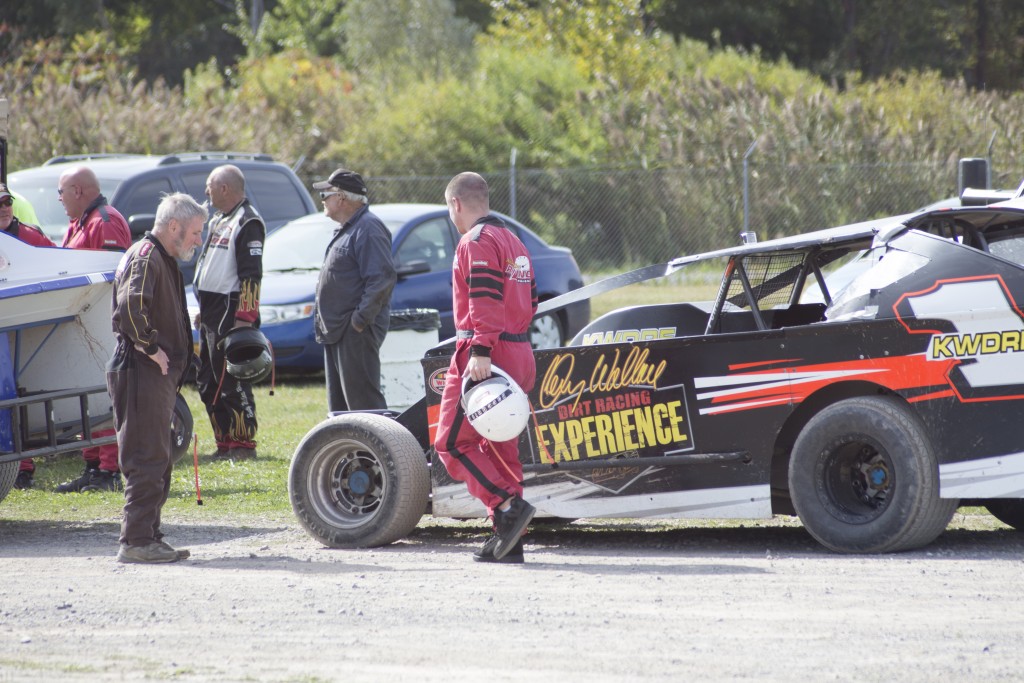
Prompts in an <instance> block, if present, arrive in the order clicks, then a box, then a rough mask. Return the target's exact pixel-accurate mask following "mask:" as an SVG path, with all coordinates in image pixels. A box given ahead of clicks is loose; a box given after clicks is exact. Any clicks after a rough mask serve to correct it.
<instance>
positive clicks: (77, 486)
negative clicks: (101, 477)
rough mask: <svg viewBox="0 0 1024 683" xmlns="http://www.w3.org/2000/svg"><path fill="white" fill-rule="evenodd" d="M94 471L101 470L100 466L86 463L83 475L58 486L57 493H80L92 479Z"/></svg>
mask: <svg viewBox="0 0 1024 683" xmlns="http://www.w3.org/2000/svg"><path fill="white" fill-rule="evenodd" d="M94 472H99V468H98V467H95V466H94V465H90V464H89V463H86V464H85V471H84V472H82V476H80V477H79V478H78V479H72V480H71V481H66V482H64V483H63V484H61V485H59V486H58V487H57V489H56V490H57V493H78V492H79V491H81V490H82V487H83V486H85V485H86V484H88V483H89V482H90V481H92V476H93V473H94Z"/></svg>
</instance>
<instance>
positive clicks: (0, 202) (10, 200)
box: [0, 197, 14, 206]
mask: <svg viewBox="0 0 1024 683" xmlns="http://www.w3.org/2000/svg"><path fill="white" fill-rule="evenodd" d="M0 206H14V197H4V198H3V199H0Z"/></svg>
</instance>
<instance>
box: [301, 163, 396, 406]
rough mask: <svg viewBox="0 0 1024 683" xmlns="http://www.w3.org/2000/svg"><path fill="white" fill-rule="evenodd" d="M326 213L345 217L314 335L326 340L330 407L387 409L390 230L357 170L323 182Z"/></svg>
mask: <svg viewBox="0 0 1024 683" xmlns="http://www.w3.org/2000/svg"><path fill="white" fill-rule="evenodd" d="M313 189H314V190H318V191H319V192H320V198H321V199H322V200H323V203H324V213H325V214H327V215H328V216H329V217H331V218H332V219H334V220H335V221H337V222H338V223H340V225H339V227H338V229H337V230H336V231H335V233H334V237H332V238H331V242H330V244H329V245H328V247H327V253H326V255H325V258H324V264H323V267H322V268H321V269H320V278H319V280H318V281H317V285H316V310H315V313H314V316H315V317H314V320H315V321H316V325H315V329H316V340H317V341H318V342H320V343H321V344H323V345H324V370H325V371H326V374H327V409H328V411H330V412H335V411H344V410H374V409H383V408H387V401H385V400H384V393H383V392H382V391H381V388H380V347H381V344H383V343H384V336H385V335H386V334H387V332H388V323H389V321H390V318H391V290H393V289H394V288H395V282H396V280H397V279H398V278H397V275H396V274H395V264H394V262H393V261H392V260H391V232H390V231H389V230H388V229H387V228H386V227H385V226H384V223H382V222H381V220H380V219H379V218H377V216H375V215H374V214H373V212H371V211H370V210H369V200H368V199H367V191H366V185H365V184H364V183H363V179H362V177H361V176H360V175H359V174H358V173H354V172H352V171H349V170H347V169H344V168H339V169H338V170H336V171H335V172H334V173H332V174H331V176H330V177H329V178H328V179H327V180H325V181H322V182H319V183H314V185H313Z"/></svg>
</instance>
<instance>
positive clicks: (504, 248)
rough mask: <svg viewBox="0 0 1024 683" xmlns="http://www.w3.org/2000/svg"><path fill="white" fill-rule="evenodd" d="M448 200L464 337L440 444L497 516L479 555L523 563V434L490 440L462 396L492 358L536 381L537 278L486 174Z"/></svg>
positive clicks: (454, 470) (448, 380)
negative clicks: (496, 211)
mask: <svg viewBox="0 0 1024 683" xmlns="http://www.w3.org/2000/svg"><path fill="white" fill-rule="evenodd" d="M445 201H446V202H447V204H448V211H449V214H450V216H451V219H452V222H453V223H454V224H455V227H456V228H457V229H458V230H459V233H461V234H462V239H461V240H459V244H458V246H457V247H456V249H455V264H454V266H453V268H452V283H453V288H454V296H453V308H454V316H455V325H456V328H457V330H458V333H457V337H458V338H457V340H456V344H455V355H454V356H452V360H451V365H450V366H449V368H448V372H447V374H446V376H445V386H444V393H443V394H442V397H441V412H440V416H439V418H438V429H437V435H436V438H435V439H434V447H435V448H436V449H437V453H438V456H439V457H440V458H441V461H442V462H443V463H444V465H445V467H446V468H447V469H448V472H449V474H451V476H452V477H453V478H454V479H456V480H458V481H463V482H465V483H466V487H467V488H468V489H469V492H470V494H471V495H473V496H474V497H475V498H478V499H479V500H480V501H481V502H483V504H484V505H486V506H487V509H488V510H489V511H490V513H491V515H492V517H493V519H494V527H495V534H494V535H493V536H492V537H490V538H489V539H487V541H486V542H485V543H484V546H483V548H481V549H480V550H478V551H477V552H476V553H475V554H474V559H475V560H476V561H479V562H500V561H504V562H522V561H523V550H522V541H521V536H522V534H523V533H524V532H525V530H526V527H527V525H528V524H529V522H530V519H532V517H533V513H534V512H535V510H534V509H533V506H531V505H530V504H529V503H527V502H526V501H524V500H523V498H522V495H523V484H522V479H523V466H522V464H521V463H520V462H519V440H518V438H516V439H513V440H511V441H505V442H501V443H493V442H490V441H488V440H486V439H484V438H483V437H482V436H481V435H480V434H479V433H478V432H477V431H476V430H475V429H474V428H473V426H472V425H471V424H470V423H469V421H468V420H467V419H466V413H465V411H464V410H463V408H462V403H461V401H460V398H461V396H462V382H463V379H464V378H465V377H469V378H470V379H472V380H473V381H477V382H479V381H481V380H484V379H487V378H488V377H490V376H491V363H492V362H493V363H494V364H495V365H497V366H498V367H500V368H501V369H502V370H504V371H505V372H506V373H508V375H509V376H510V377H512V379H514V380H515V381H516V382H517V383H518V384H519V386H520V387H522V389H523V390H524V391H528V390H529V389H530V388H531V387H533V383H534V379H535V377H536V374H537V369H536V365H535V363H534V359H533V349H532V347H531V346H530V338H529V329H530V322H531V320H532V319H533V314H534V313H535V312H536V310H537V283H536V280H535V278H534V273H533V267H532V264H531V261H530V253H529V251H527V249H526V247H525V246H524V245H523V243H522V242H521V241H520V240H519V238H518V237H517V236H516V235H515V234H514V233H513V232H512V231H511V230H509V229H508V228H507V227H506V226H505V224H504V222H503V221H502V220H501V219H500V218H498V217H497V216H494V215H491V214H490V205H489V199H488V190H487V183H486V181H485V180H484V179H483V178H482V177H481V176H479V175H477V174H476V173H460V174H459V175H457V176H455V178H453V179H452V181H451V182H450V183H449V184H448V188H447V189H446V190H445Z"/></svg>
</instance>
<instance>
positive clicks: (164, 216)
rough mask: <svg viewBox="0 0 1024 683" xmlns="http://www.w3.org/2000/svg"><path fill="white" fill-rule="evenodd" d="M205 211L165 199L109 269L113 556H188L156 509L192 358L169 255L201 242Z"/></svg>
mask: <svg viewBox="0 0 1024 683" xmlns="http://www.w3.org/2000/svg"><path fill="white" fill-rule="evenodd" d="M205 220H206V210H205V209H204V208H203V207H202V206H201V205H199V204H198V203H196V201H195V200H194V199H192V197H190V196H188V195H187V194H181V193H177V194H172V195H169V196H167V197H165V198H164V199H163V200H162V201H161V202H160V205H159V206H158V207H157V210H156V221H155V224H154V226H153V231H152V232H149V233H146V235H145V237H143V238H142V239H141V240H139V241H138V242H136V243H135V244H133V245H132V246H131V247H130V248H129V249H128V251H126V252H125V254H124V257H123V258H122V259H121V262H120V263H119V264H118V266H117V271H116V273H115V275H114V300H113V327H114V334H115V335H116V336H117V346H116V348H115V349H114V356H113V358H111V359H110V363H109V365H108V366H107V390H108V392H109V393H110V398H111V401H112V404H113V408H114V428H115V429H116V430H117V446H118V450H119V452H120V466H121V472H122V473H123V474H124V476H125V480H126V483H125V487H124V518H123V520H122V522H121V536H120V541H121V548H120V551H119V552H118V554H117V560H118V562H133V563H147V564H148V563H159V562H176V561H178V560H180V559H184V558H186V557H188V556H189V552H188V551H187V550H175V549H174V548H172V547H171V546H169V545H167V544H166V543H164V542H163V533H162V532H161V531H160V511H161V510H162V509H163V506H164V503H165V502H166V501H167V494H168V493H169V492H170V488H171V470H172V468H173V467H174V458H173V455H172V453H171V443H170V439H168V438H167V430H168V428H169V426H170V424H171V419H172V416H173V414H174V402H175V397H176V395H177V393H178V390H179V389H180V388H181V385H182V383H183V382H184V379H185V371H186V369H187V368H188V367H189V366H190V365H191V361H192V333H191V331H190V325H189V319H188V309H187V308H186V306H185V284H184V282H183V280H182V277H181V271H180V270H178V264H177V262H176V261H175V259H176V258H180V259H184V260H189V259H191V258H192V255H193V254H194V253H195V250H196V248H197V247H199V245H200V244H202V235H203V222H204V221H205Z"/></svg>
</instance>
